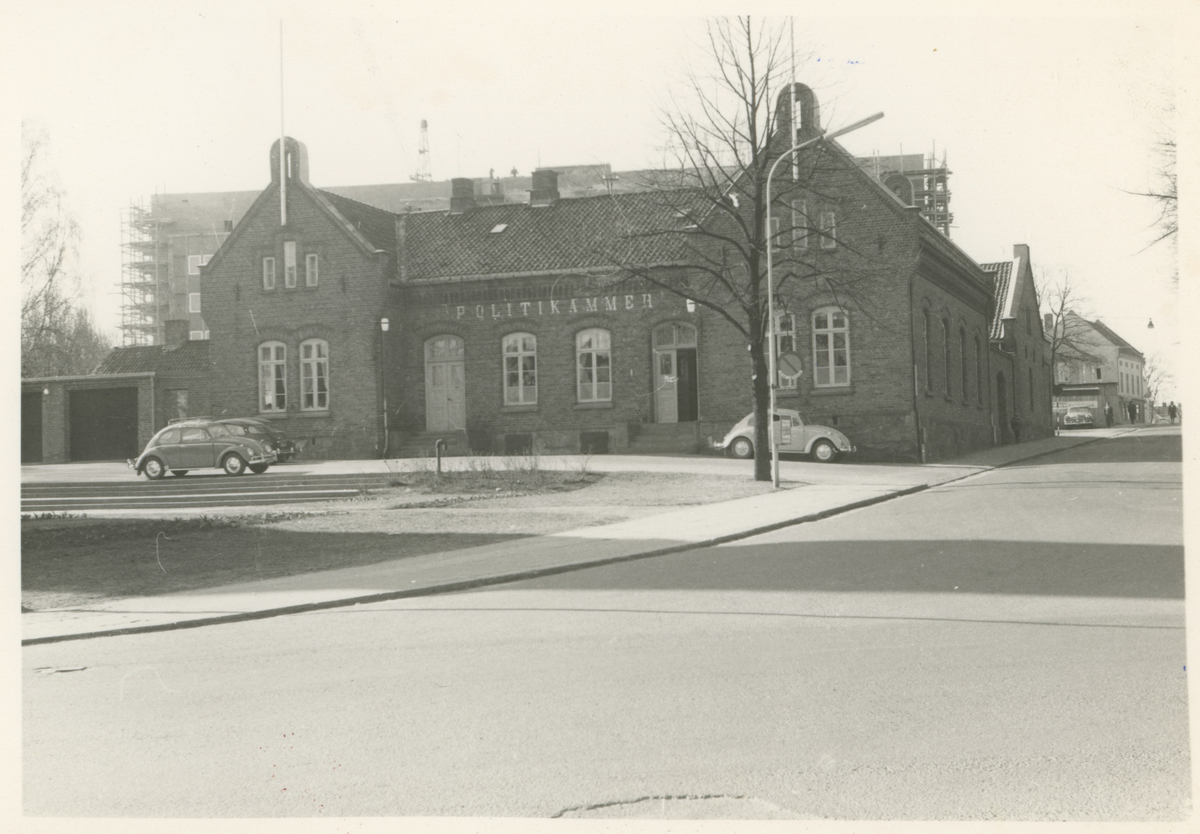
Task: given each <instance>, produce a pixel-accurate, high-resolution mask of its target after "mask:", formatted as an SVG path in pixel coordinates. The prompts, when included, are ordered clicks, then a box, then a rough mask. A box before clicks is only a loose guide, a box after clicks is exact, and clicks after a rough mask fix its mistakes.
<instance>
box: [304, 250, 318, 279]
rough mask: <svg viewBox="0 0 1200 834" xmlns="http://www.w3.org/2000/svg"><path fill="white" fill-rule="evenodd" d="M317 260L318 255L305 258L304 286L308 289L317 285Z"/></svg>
mask: <svg viewBox="0 0 1200 834" xmlns="http://www.w3.org/2000/svg"><path fill="white" fill-rule="evenodd" d="M317 260H318V259H317V256H316V253H311V254H308V255H305V256H304V286H306V287H315V286H316V285H317Z"/></svg>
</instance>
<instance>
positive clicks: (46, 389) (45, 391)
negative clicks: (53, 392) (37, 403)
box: [42, 388, 50, 397]
mask: <svg viewBox="0 0 1200 834" xmlns="http://www.w3.org/2000/svg"><path fill="white" fill-rule="evenodd" d="M42 396H43V397H48V396H50V389H49V388H43V389H42Z"/></svg>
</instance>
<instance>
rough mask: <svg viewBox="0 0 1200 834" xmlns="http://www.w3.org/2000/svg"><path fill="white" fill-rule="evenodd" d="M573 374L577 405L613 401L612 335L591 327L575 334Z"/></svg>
mask: <svg viewBox="0 0 1200 834" xmlns="http://www.w3.org/2000/svg"><path fill="white" fill-rule="evenodd" d="M575 373H576V381H577V383H578V388H579V402H581V403H597V402H610V401H611V400H612V335H611V334H610V333H609V332H608V331H607V330H601V329H600V328H592V329H591V330H581V331H579V332H578V333H576V334H575Z"/></svg>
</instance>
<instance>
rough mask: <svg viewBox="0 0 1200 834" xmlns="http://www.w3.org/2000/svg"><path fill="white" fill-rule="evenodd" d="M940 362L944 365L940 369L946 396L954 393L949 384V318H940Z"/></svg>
mask: <svg viewBox="0 0 1200 834" xmlns="http://www.w3.org/2000/svg"><path fill="white" fill-rule="evenodd" d="M942 362H943V363H944V365H945V367H944V368H943V369H942V370H943V371H944V372H945V377H946V396H947V397H949V396H950V395H951V394H953V393H954V391H953V389H952V387H951V385H950V319H942Z"/></svg>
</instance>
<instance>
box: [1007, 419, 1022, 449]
mask: <svg viewBox="0 0 1200 834" xmlns="http://www.w3.org/2000/svg"><path fill="white" fill-rule="evenodd" d="M1008 425H1009V426H1010V427H1011V428H1012V433H1013V437H1014V438H1016V442H1017V443H1020V442H1021V418H1020V417H1018V416H1017V415H1015V414H1014V415H1013V418H1012V421H1011V422H1010V423H1009V424H1008Z"/></svg>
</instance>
